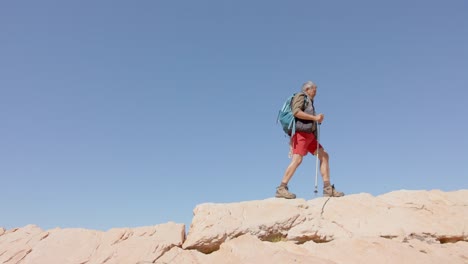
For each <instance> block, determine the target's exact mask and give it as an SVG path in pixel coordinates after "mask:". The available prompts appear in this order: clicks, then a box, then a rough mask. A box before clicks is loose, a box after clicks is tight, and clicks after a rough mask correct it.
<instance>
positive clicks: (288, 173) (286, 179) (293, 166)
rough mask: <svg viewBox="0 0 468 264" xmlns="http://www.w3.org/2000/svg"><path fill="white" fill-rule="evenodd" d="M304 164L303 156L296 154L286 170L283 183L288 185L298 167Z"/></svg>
mask: <svg viewBox="0 0 468 264" xmlns="http://www.w3.org/2000/svg"><path fill="white" fill-rule="evenodd" d="M301 163H302V156H301V155H299V154H294V155H293V156H292V160H291V163H290V164H289V166H288V168H286V172H285V173H284V176H283V180H282V181H281V182H282V183H285V184H288V182H289V180H291V178H292V176H293V175H294V173H295V172H296V169H297V167H299V165H301Z"/></svg>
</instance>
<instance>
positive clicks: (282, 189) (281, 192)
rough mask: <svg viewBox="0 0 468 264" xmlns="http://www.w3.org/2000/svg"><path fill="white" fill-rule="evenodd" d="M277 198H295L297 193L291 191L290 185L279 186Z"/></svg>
mask: <svg viewBox="0 0 468 264" xmlns="http://www.w3.org/2000/svg"><path fill="white" fill-rule="evenodd" d="M276 198H285V199H295V198H296V195H295V194H294V193H290V192H289V190H288V186H278V187H276Z"/></svg>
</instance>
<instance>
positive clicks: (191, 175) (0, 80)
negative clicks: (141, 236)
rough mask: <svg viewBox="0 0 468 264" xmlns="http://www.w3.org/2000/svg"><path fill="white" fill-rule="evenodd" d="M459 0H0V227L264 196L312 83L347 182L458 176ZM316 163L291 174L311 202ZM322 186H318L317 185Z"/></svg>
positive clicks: (396, 182)
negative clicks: (287, 118) (289, 113)
mask: <svg viewBox="0 0 468 264" xmlns="http://www.w3.org/2000/svg"><path fill="white" fill-rule="evenodd" d="M467 14H468V2H467V1H464V0H453V1H422V0H416V1H402V0H398V1H385V2H384V1H371V0H369V1H304V0H299V1H244V0H238V1H219V0H216V1H215V0H210V1H208V0H201V1H115V0H112V1H111V0H103V1H58V0H57V1H50V0H44V1H2V2H1V3H0V121H1V129H0V178H1V188H0V226H3V227H5V228H7V229H9V228H13V227H21V226H24V225H27V224H37V225H39V226H40V227H42V228H44V229H50V228H54V227H63V228H65V227H83V228H91V229H99V230H107V229H109V228H112V227H135V226H145V225H154V224H160V223H165V222H167V221H175V222H178V223H185V224H187V225H189V224H190V222H191V219H192V210H193V208H194V207H195V206H196V205H197V204H200V203H206V202H214V203H224V202H238V201H246V200H257V199H265V198H269V197H273V195H274V193H275V187H276V186H277V185H278V184H279V182H280V180H281V178H282V176H283V173H284V170H285V168H286V166H287V165H288V164H289V159H288V157H287V153H288V145H287V139H286V138H285V137H284V136H283V133H282V131H281V128H280V126H279V125H278V124H276V116H277V113H278V110H279V108H280V107H281V105H282V104H283V102H284V100H285V99H286V97H288V96H289V95H290V94H292V93H294V92H296V91H298V90H299V89H300V86H301V84H302V83H303V82H305V81H307V80H312V81H314V82H316V83H317V84H318V95H317V97H316V108H317V110H318V111H319V112H323V113H324V114H325V121H324V123H323V125H322V129H321V132H322V133H321V135H322V137H321V139H322V143H323V145H324V146H325V148H326V149H327V150H328V152H329V153H330V155H331V160H330V162H331V176H332V182H333V183H335V185H336V186H337V188H338V189H340V190H342V191H344V192H345V193H347V194H353V193H361V192H366V193H371V194H373V195H379V194H382V193H386V192H390V191H394V190H400V189H411V190H414V189H416V190H420V189H424V190H431V189H441V190H444V191H450V190H458V189H466V188H468V152H467V151H468V140H467V135H468V118H467V114H468V110H467V109H468V108H467V101H468V16H467ZM314 178H315V159H314V158H313V156H310V155H309V156H307V158H306V159H305V160H304V163H303V165H302V166H301V167H300V169H299V170H298V171H297V173H296V175H295V176H294V177H293V179H292V180H291V182H290V189H291V191H293V192H295V193H296V194H297V195H298V197H299V198H304V199H311V198H314V193H313V191H314ZM321 184H322V183H321V182H320V185H319V187H321Z"/></svg>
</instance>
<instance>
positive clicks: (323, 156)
mask: <svg viewBox="0 0 468 264" xmlns="http://www.w3.org/2000/svg"><path fill="white" fill-rule="evenodd" d="M328 159H329V156H328V152H326V151H325V150H324V149H322V148H321V149H319V160H320V173H321V174H322V179H323V181H324V182H326V181H328V182H330V165H329V163H328Z"/></svg>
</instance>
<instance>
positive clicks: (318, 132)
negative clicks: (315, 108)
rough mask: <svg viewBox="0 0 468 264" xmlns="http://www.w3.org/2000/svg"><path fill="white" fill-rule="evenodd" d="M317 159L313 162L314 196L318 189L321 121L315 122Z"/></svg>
mask: <svg viewBox="0 0 468 264" xmlns="http://www.w3.org/2000/svg"><path fill="white" fill-rule="evenodd" d="M317 124H318V126H317V161H316V162H315V191H314V193H315V196H317V193H318V190H317V180H318V171H319V149H320V141H319V139H320V125H321V124H322V123H317Z"/></svg>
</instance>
